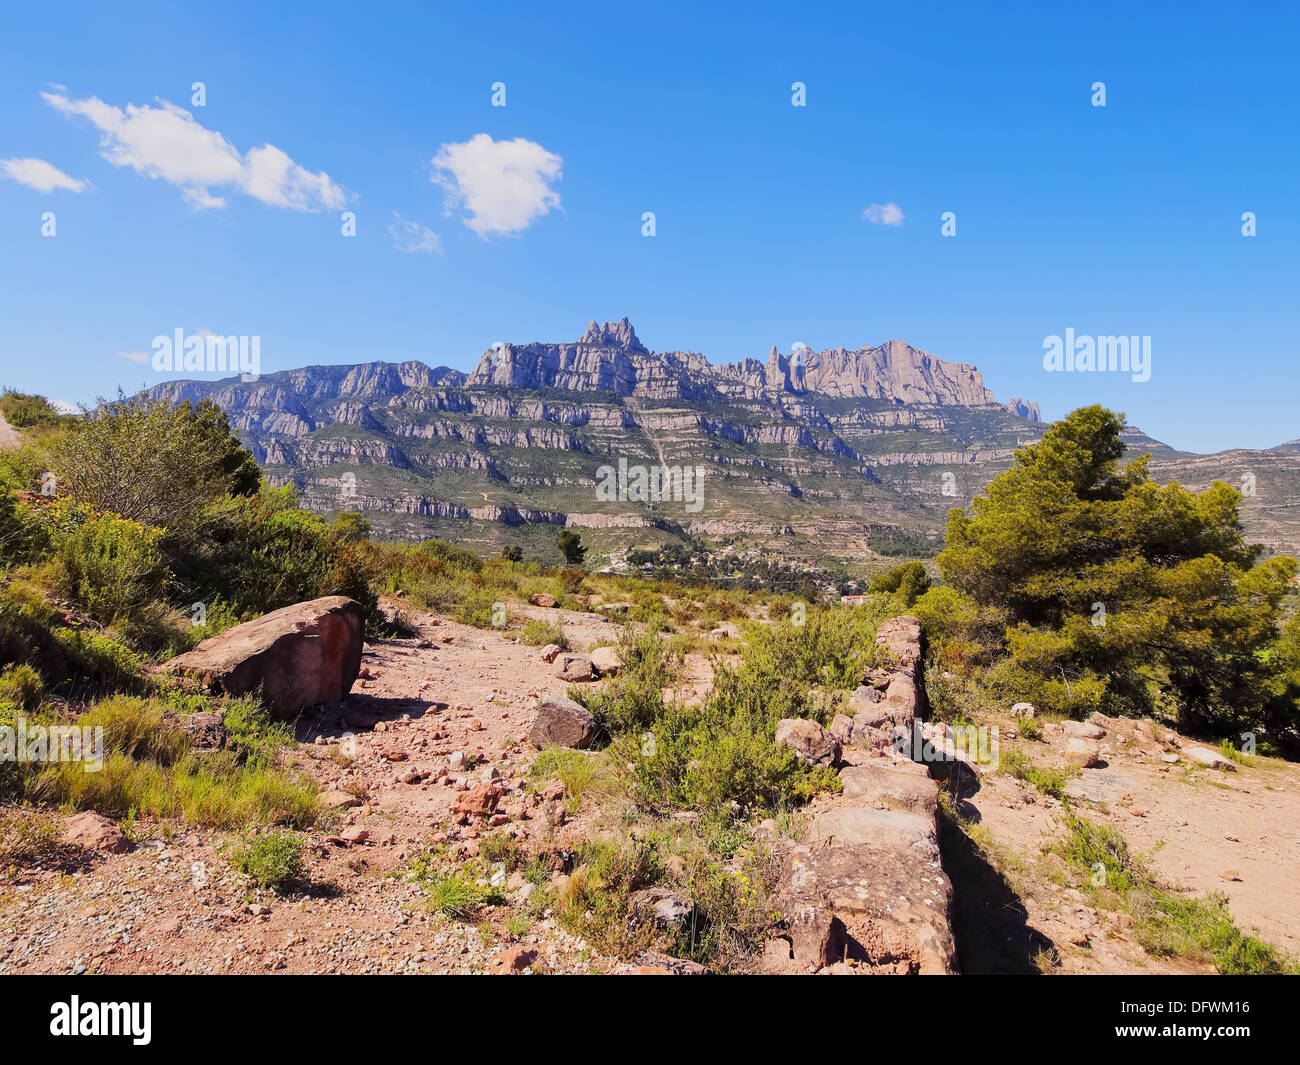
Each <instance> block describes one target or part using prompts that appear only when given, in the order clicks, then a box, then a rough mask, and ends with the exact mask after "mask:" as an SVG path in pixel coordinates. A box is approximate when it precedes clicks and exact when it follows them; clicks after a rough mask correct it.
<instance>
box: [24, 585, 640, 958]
mask: <svg viewBox="0 0 1300 1065" xmlns="http://www.w3.org/2000/svg"><path fill="white" fill-rule="evenodd" d="M524 613H526V614H529V615H532V616H538V617H547V618H549V619H552V620H555V619H557V618H558V619H562V621H563V624H564V631H565V633H566V635H567V636H568V638H569V641H570V642H571V643H572V644H573V645H574V646H575V647H579V648H586V647H589V646H590V645H591V644H592V643H594V642H597V641H601V640H603V641H606V642H610V641H613V640H614V639H616V637H617V635H618V631H619V629H618V626H617V625H615V624H614V623H612V622H610V621H608V620H606V619H604V618H599V617H596V616H595V615H590V614H576V613H572V612H568V611H560V610H545V609H542V608H526V609H525V610H524ZM415 621H416V623H417V624H418V627H419V633H418V635H417V636H416V637H415V638H412V639H406V640H376V641H373V642H372V643H371V644H369V645H367V653H366V655H365V656H364V658H363V661H362V677H361V678H360V679H358V681H357V683H356V685H355V686H354V688H353V691H352V693H351V694H350V695H349V696H348V697H347V698H346V699H344V700H342V701H341V702H339V703H335V704H327V705H325V706H323V707H320V708H318V709H317V710H316V711H315V712H313V714H312V716H311V717H310V718H303V719H301V720H300V721H299V723H298V737H299V739H300V741H301V742H302V746H301V747H300V748H298V750H297V752H295V755H294V758H295V760H296V761H297V763H298V764H299V765H300V766H301V767H302V768H303V769H304V770H305V771H306V772H308V773H310V774H311V775H312V776H313V777H315V778H316V779H317V780H318V781H319V782H320V785H321V788H322V790H323V791H325V792H327V793H328V792H331V791H334V790H339V789H346V790H347V792H349V793H356V794H359V795H361V796H364V801H363V802H362V803H361V805H358V806H355V807H352V808H347V809H341V810H339V811H337V812H336V813H335V814H334V815H333V817H332V821H333V823H329V822H330V821H331V818H327V819H326V821H327V823H326V825H324V826H321V827H318V828H316V829H313V830H312V831H310V832H308V833H306V838H307V841H308V848H307V854H306V864H307V875H308V878H309V880H310V886H309V887H308V888H307V889H306V890H304V891H301V892H297V893H290V894H287V895H284V896H280V895H276V894H274V893H272V892H270V891H259V890H257V889H255V888H253V887H251V886H250V884H249V881H248V880H247V878H246V877H244V876H242V875H241V874H239V873H237V872H235V871H234V870H233V869H231V868H230V866H229V863H228V861H227V859H226V858H225V857H224V856H223V852H224V851H226V850H228V848H229V847H230V846H231V845H232V844H234V843H235V842H237V840H238V837H237V836H236V835H234V834H232V833H226V832H215V831H209V830H205V829H188V830H181V831H180V832H178V833H177V834H176V835H174V836H170V837H169V836H167V835H166V833H165V832H164V831H163V828H162V826H152V827H151V826H137V832H136V835H137V838H138V837H139V836H140V835H141V834H143V835H146V836H147V835H150V834H152V836H153V838H145V839H143V840H139V841H138V842H137V845H136V846H135V847H134V848H133V849H131V850H130V851H129V852H128V853H124V854H98V853H92V852H81V853H80V854H79V855H78V856H77V857H76V858H75V860H72V861H70V862H69V864H67V865H65V866H63V867H60V868H57V869H55V868H46V869H35V870H23V871H20V872H19V873H18V874H17V877H16V879H11V880H7V881H4V882H3V883H2V884H0V973H15V972H44V973H65V972H79V971H83V970H84V969H89V970H91V971H95V972H266V971H283V972H493V971H497V972H499V971H505V970H507V969H510V968H512V967H514V968H518V967H519V966H518V957H510V958H505V959H503V961H502V963H501V964H497V963H496V962H494V961H493V958H494V956H495V955H497V954H498V953H500V952H501V951H503V950H506V949H507V948H511V947H516V946H518V947H522V948H523V950H524V951H525V952H532V953H533V954H534V955H535V957H533V958H532V959H531V961H530V964H531V965H532V967H534V968H536V969H538V970H546V971H559V972H591V971H605V972H609V971H617V970H620V969H627V968H631V967H630V966H626V965H620V964H619V963H618V962H617V961H616V960H614V959H611V958H600V957H598V956H596V955H595V954H593V953H592V952H591V951H590V950H589V949H587V947H586V945H585V944H584V943H582V941H580V940H578V939H576V938H574V937H572V936H570V935H568V934H567V933H565V932H564V931H562V930H561V929H559V928H558V927H557V926H556V923H555V921H554V919H552V918H549V917H543V919H541V920H538V921H536V922H535V923H534V925H533V926H532V928H531V929H530V930H529V931H528V932H527V933H525V934H523V935H522V936H520V937H519V941H518V942H514V941H513V940H512V937H511V936H510V935H508V934H507V933H506V931H505V930H504V927H503V926H504V922H505V920H506V918H507V917H508V916H509V915H510V914H511V913H512V912H519V911H520V910H521V908H522V907H521V906H520V905H516V903H521V902H522V897H521V894H522V893H521V891H520V890H519V889H518V888H515V889H514V890H512V892H511V896H510V898H511V903H512V905H510V906H505V907H493V908H491V909H489V910H487V911H485V913H484V917H485V918H487V919H490V920H491V922H492V926H491V928H490V929H482V930H481V929H480V928H476V927H475V926H474V925H473V924H460V923H457V922H455V921H451V920H448V919H446V918H444V917H442V916H440V915H438V914H435V913H430V912H428V910H427V908H426V907H425V904H424V903H425V897H426V896H425V894H424V893H423V891H422V890H421V888H420V887H419V885H417V884H416V883H413V882H411V881H410V880H409V879H407V878H404V877H403V876H402V875H400V874H401V873H402V872H403V871H404V870H405V869H406V868H407V867H408V865H409V862H410V859H411V858H412V857H414V856H415V855H417V854H419V853H421V852H422V851H423V850H425V849H426V848H427V847H428V846H430V845H431V844H434V843H437V842H442V841H443V840H444V839H445V840H446V842H448V843H449V844H450V845H451V846H452V848H453V849H455V850H457V851H459V852H461V853H466V854H468V853H473V852H474V851H475V850H476V848H477V839H478V837H479V836H480V835H481V833H482V832H483V831H487V830H488V829H486V828H485V829H482V830H481V829H479V828H477V827H475V826H474V825H473V824H470V825H464V826H462V825H459V824H457V823H456V821H457V820H459V818H460V815H459V814H457V813H455V812H454V811H453V806H454V804H455V803H456V801H457V800H458V799H460V798H462V797H463V796H465V795H467V794H469V793H471V792H472V789H474V788H475V787H478V786H480V785H481V783H482V782H483V780H484V777H485V775H487V774H489V773H490V772H491V771H492V770H496V772H497V773H498V774H499V775H500V778H501V779H502V781H503V782H504V783H505V785H506V791H505V796H504V798H503V799H502V801H501V803H500V809H501V810H502V811H503V812H504V814H503V815H504V816H505V817H506V818H508V820H507V821H506V824H505V825H504V826H502V829H503V830H505V831H510V832H512V833H514V834H516V835H517V836H518V837H519V839H520V841H521V842H522V843H524V844H525V845H527V846H529V847H531V848H533V849H539V850H544V851H548V852H555V851H563V850H565V849H566V848H569V849H571V848H573V847H575V846H576V845H577V844H578V843H579V842H580V841H581V839H582V837H583V833H584V823H585V821H584V819H585V817H586V815H585V813H583V812H579V814H578V815H577V816H576V818H575V819H574V820H572V821H569V820H567V818H566V819H565V821H564V823H562V824H560V825H556V824H555V823H554V820H555V818H556V817H557V816H558V814H557V811H560V810H561V809H562V808H563V806H564V804H563V803H562V802H561V801H559V798H558V797H555V796H553V795H552V794H551V793H552V792H553V791H554V788H551V789H546V790H544V791H542V792H538V791H537V790H535V789H530V791H529V793H528V794H527V795H525V794H523V792H522V790H521V784H522V778H523V776H524V774H525V773H526V771H527V769H528V767H529V765H530V763H531V762H532V760H533V758H534V757H535V756H536V751H535V750H534V749H533V748H531V747H529V746H528V745H527V744H525V743H523V742H522V741H523V737H524V736H525V735H526V733H527V731H528V727H529V725H530V724H531V722H532V707H533V705H534V704H535V701H536V696H538V695H541V694H544V693H546V692H555V693H560V694H562V693H563V692H564V691H565V690H566V688H567V685H566V684H565V682H563V681H560V680H557V679H555V678H554V677H553V676H552V673H553V670H552V668H551V667H550V666H548V665H546V664H545V663H544V662H542V661H541V659H540V654H539V652H540V648H536V647H530V646H527V645H524V644H517V643H514V642H512V641H511V640H510V639H506V638H503V637H502V636H501V635H499V634H497V633H494V632H488V631H484V630H481V629H475V628H470V627H468V626H464V625H459V624H457V623H455V622H453V621H449V620H446V619H439V618H434V617H432V616H417V617H416V618H415ZM421 643H423V644H426V646H423V647H422V646H420V644H421ZM367 673H368V674H369V676H366V674H367ZM341 750H346V751H347V752H349V753H350V754H351V756H352V757H353V759H354V761H353V762H352V764H351V765H350V766H348V767H344V766H343V765H341V764H340V762H342V761H346V759H342V758H339V752H340V751H341ZM456 752H462V753H464V754H466V755H468V756H470V757H471V758H472V759H474V760H475V762H476V764H475V765H474V767H473V768H472V769H471V770H469V771H466V772H453V773H452V774H451V782H450V783H449V782H448V781H447V778H446V777H445V776H444V777H443V779H438V777H437V776H436V774H437V772H438V771H439V770H445V768H446V766H447V765H448V762H449V758H450V756H451V755H453V754H454V753H456ZM417 773H418V774H421V775H422V776H423V775H424V774H430V776H428V777H427V778H426V779H422V780H420V781H419V782H418V783H404V782H403V781H404V780H405V779H408V778H410V779H414V778H413V777H412V774H417ZM462 788H463V789H465V790H462ZM548 796H550V797H548ZM334 797H335V798H342V799H345V800H347V801H353V800H352V795H351V794H346V795H342V796H334ZM363 834H364V835H365V838H364V839H359V838H358V837H360V836H362V835H363ZM390 874H398V875H390ZM514 883H517V878H516V881H515V882H514ZM523 891H525V892H526V891H527V888H524V889H523ZM482 933H486V935H484V934H482ZM516 954H518V952H516Z"/></svg>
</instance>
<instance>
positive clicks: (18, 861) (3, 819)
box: [0, 808, 63, 874]
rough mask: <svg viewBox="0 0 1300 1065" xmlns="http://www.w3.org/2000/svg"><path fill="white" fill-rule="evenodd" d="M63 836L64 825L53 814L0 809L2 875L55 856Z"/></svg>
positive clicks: (29, 810) (0, 870) (0, 867)
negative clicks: (9, 870)
mask: <svg viewBox="0 0 1300 1065" xmlns="http://www.w3.org/2000/svg"><path fill="white" fill-rule="evenodd" d="M62 837H63V826H62V824H61V823H60V822H59V821H58V819H57V818H55V817H53V816H52V815H50V814H47V813H43V812H42V811H39V810H33V809H26V808H23V809H13V810H0V874H2V873H4V871H5V870H7V869H11V868H23V867H24V866H30V865H36V864H38V863H40V862H42V861H45V860H46V859H48V858H50V857H52V856H53V855H55V854H57V853H58V851H59V846H60V843H61V841H62Z"/></svg>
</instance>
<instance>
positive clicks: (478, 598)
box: [453, 588, 509, 629]
mask: <svg viewBox="0 0 1300 1065" xmlns="http://www.w3.org/2000/svg"><path fill="white" fill-rule="evenodd" d="M498 602H499V600H498V599H497V597H496V596H495V595H493V594H492V592H491V591H490V590H488V589H487V588H470V589H469V590H468V591H467V592H466V593H465V594H464V595H463V596H462V597H461V600H460V602H459V603H457V604H456V609H455V610H454V611H453V616H454V617H455V618H456V620H457V621H459V622H460V623H461V624H462V625H473V626H474V627H475V628H478V629H499V628H504V627H505V625H506V623H507V621H508V620H509V615H508V614H507V613H506V611H505V609H504V607H503V606H502V607H499V606H498V605H497V604H498Z"/></svg>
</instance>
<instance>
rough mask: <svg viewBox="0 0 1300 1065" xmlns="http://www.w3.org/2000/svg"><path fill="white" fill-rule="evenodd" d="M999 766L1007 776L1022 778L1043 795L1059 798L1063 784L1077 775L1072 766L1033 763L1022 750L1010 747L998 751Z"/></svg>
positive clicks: (1063, 788) (1076, 770)
mask: <svg viewBox="0 0 1300 1065" xmlns="http://www.w3.org/2000/svg"><path fill="white" fill-rule="evenodd" d="M999 758H1000V764H999V768H1000V769H1001V771H1002V772H1003V773H1006V774H1007V775H1008V776H1012V777H1015V778H1016V779H1017V780H1023V781H1024V782H1025V783H1026V784H1029V785H1031V786H1032V787H1035V788H1037V789H1038V790H1039V791H1041V792H1042V793H1043V794H1044V795H1051V796H1053V797H1054V798H1057V799H1059V798H1060V797H1061V796H1062V794H1064V792H1065V786H1066V785H1067V784H1068V783H1069V782H1070V780H1071V778H1072V777H1075V776H1077V775H1078V772H1079V771H1078V769H1076V768H1074V767H1073V766H1071V767H1069V768H1066V769H1054V768H1052V767H1051V766H1041V765H1034V763H1033V762H1032V761H1030V759H1029V755H1027V754H1025V752H1024V751H1021V750H1017V749H1016V748H1014V747H1013V748H1011V749H1009V750H1004V751H1002V752H1000V755H999Z"/></svg>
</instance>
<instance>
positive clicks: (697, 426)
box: [148, 318, 1300, 558]
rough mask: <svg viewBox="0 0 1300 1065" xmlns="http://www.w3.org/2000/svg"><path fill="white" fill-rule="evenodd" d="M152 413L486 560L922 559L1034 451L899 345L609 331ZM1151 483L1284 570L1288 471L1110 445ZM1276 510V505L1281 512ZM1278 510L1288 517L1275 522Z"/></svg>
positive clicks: (970, 377)
mask: <svg viewBox="0 0 1300 1065" xmlns="http://www.w3.org/2000/svg"><path fill="white" fill-rule="evenodd" d="M148 394H150V395H152V396H154V397H155V398H161V399H166V400H167V401H169V402H173V403H176V402H181V401H183V400H190V401H193V402H197V401H199V400H201V399H204V398H211V399H212V400H213V401H214V402H216V403H217V405H218V406H220V407H222V408H223V409H224V410H225V411H226V412H227V414H228V416H229V417H230V421H231V426H232V428H233V429H234V430H235V431H236V432H237V433H238V434H239V435H240V437H241V439H243V440H244V441H245V443H247V444H248V446H250V447H251V448H252V450H253V452H254V455H255V456H256V458H257V460H258V461H259V462H260V463H261V464H262V465H263V467H264V468H265V471H266V475H267V477H268V479H269V480H270V481H271V482H272V483H274V484H283V483H293V484H295V485H297V486H298V488H299V489H300V490H301V492H302V495H303V500H304V503H305V504H306V505H308V506H310V507H311V508H312V509H315V510H319V511H321V512H323V513H330V512H337V511H340V510H345V509H360V510H363V511H365V512H366V513H367V516H368V517H370V518H371V519H372V521H373V522H374V524H375V526H376V529H377V531H379V532H381V533H384V534H388V535H395V536H401V537H412V538H421V537H425V536H430V535H439V536H444V537H450V538H453V539H460V540H462V541H469V542H475V541H477V546H478V547H479V548H480V549H482V550H491V549H492V548H493V547H494V546H496V545H500V544H501V543H503V542H506V541H510V542H514V541H518V540H520V539H522V540H524V541H525V542H532V543H537V544H539V545H540V544H541V543H542V541H543V539H544V537H545V536H546V535H550V536H553V532H552V533H551V534H546V533H545V532H544V529H545V528H551V529H554V527H555V526H557V525H559V526H565V525H567V526H573V527H578V528H583V529H589V530H592V531H593V535H592V542H593V545H594V546H596V547H597V548H598V549H610V550H612V549H616V548H618V547H623V546H627V545H629V544H630V543H633V542H635V543H644V542H646V540H647V538H648V539H649V540H650V541H651V542H656V541H662V540H664V539H672V538H680V537H706V538H713V539H716V538H725V537H742V538H746V537H752V538H756V539H757V540H760V541H761V542H762V543H763V544H764V545H765V548H770V549H772V550H779V551H789V552H791V553H796V554H797V553H799V552H804V553H825V554H827V555H831V556H836V557H845V558H852V557H858V558H861V557H870V556H871V555H872V553H873V552H875V551H876V549H877V548H880V547H881V545H882V544H883V543H886V542H887V543H888V544H890V545H896V544H897V542H898V541H899V540H900V538H901V539H902V540H903V541H904V542H905V543H907V544H910V545H911V548H912V549H913V553H915V554H917V555H925V554H932V553H933V550H934V549H935V546H936V544H937V543H939V542H940V539H941V533H942V529H943V525H944V521H945V518H946V514H947V511H948V509H949V508H951V507H953V506H967V505H969V503H970V501H971V499H972V498H973V497H974V495H976V494H977V493H978V492H979V491H981V490H982V489H983V488H984V486H985V485H986V484H987V483H988V481H989V480H991V479H992V477H993V476H995V475H996V474H997V473H999V472H1001V471H1002V470H1003V469H1006V468H1007V467H1008V466H1009V465H1010V463H1011V461H1012V459H1013V456H1014V454H1015V451H1016V449H1017V448H1018V447H1021V446H1023V445H1025V444H1030V443H1033V442H1035V441H1036V440H1037V439H1038V438H1039V437H1040V436H1041V434H1042V432H1043V430H1044V428H1045V427H1044V426H1043V424H1042V423H1041V420H1040V416H1039V413H1038V408H1037V405H1036V404H1032V403H1028V402H1026V401H1024V400H1023V399H1021V398H1020V397H1015V398H1013V399H1012V400H1010V401H1008V402H1007V403H1005V404H1000V403H998V402H997V401H996V399H995V397H994V396H993V393H992V392H991V391H989V390H988V389H987V388H986V387H985V386H984V384H983V379H982V377H981V376H980V375H979V371H978V370H977V369H976V368H975V367H974V366H971V365H969V364H965V363H953V362H947V361H945V360H942V359H938V358H937V357H935V356H933V355H931V354H930V353H928V352H924V351H921V350H920V349H916V348H913V347H911V346H910V345H907V344H906V343H904V342H902V341H887V342H886V343H884V344H882V345H880V346H878V347H874V348H872V347H863V348H859V349H855V350H849V349H845V348H835V349H828V350H826V351H823V352H812V351H810V350H809V349H806V348H797V349H796V351H795V352H792V353H791V354H790V355H788V356H786V355H782V354H780V353H779V352H777V351H776V350H775V349H772V351H771V352H769V355H768V358H767V360H766V362H763V361H760V360H758V359H742V360H740V361H739V362H736V363H729V364H722V365H717V366H715V365H713V364H711V363H709V362H708V361H707V360H706V359H705V358H704V357H703V356H702V355H699V354H698V353H694V352H666V353H659V352H653V351H651V350H650V349H649V348H648V347H646V345H644V344H643V343H642V342H641V341H640V339H639V338H638V337H637V335H636V331H635V329H634V328H633V327H632V325H631V323H630V322H629V321H628V320H627V319H626V318H624V319H621V320H619V321H618V322H605V323H597V322H595V321H593V322H591V323H590V324H589V325H588V327H587V329H586V331H585V332H584V333H583V334H582V336H581V337H580V338H579V339H578V340H577V341H570V342H562V343H543V342H531V343H527V344H504V343H503V344H498V345H494V346H493V347H492V348H490V349H489V350H488V351H487V352H485V353H484V354H483V356H482V358H480V360H479V362H478V364H477V365H476V366H475V368H474V369H473V370H472V371H471V372H470V373H468V374H466V373H463V372H462V371H459V370H455V369H451V368H449V367H446V366H437V367H432V366H428V365H426V364H424V363H422V362H419V361H416V360H408V361H406V362H401V363H388V362H383V361H371V362H362V363H356V364H351V365H317V366H307V367H300V368H297V369H293V370H281V371H275V372H273V373H269V374H265V375H262V376H261V377H259V378H257V379H254V380H249V381H244V380H241V379H239V378H228V379H225V380H221V381H195V380H178V381H169V382H165V383H163V384H160V385H157V386H155V387H154V388H152V389H150V390H149V393H148ZM1125 441H1126V443H1127V444H1128V446H1129V449H1130V453H1133V454H1136V453H1142V452H1150V453H1151V455H1152V472H1153V475H1157V476H1161V477H1165V478H1178V479H1180V480H1182V481H1183V482H1184V483H1187V484H1188V485H1189V486H1191V487H1195V486H1197V485H1200V484H1208V483H1209V481H1211V480H1214V479H1224V480H1228V481H1229V482H1230V483H1234V484H1238V483H1240V484H1243V485H1244V484H1246V483H1247V480H1246V479H1244V478H1245V475H1246V474H1248V473H1250V474H1253V475H1255V476H1254V479H1253V480H1250V481H1249V483H1250V484H1251V485H1252V486H1254V487H1257V488H1258V492H1259V497H1258V498H1257V497H1251V498H1249V499H1247V500H1245V501H1244V503H1243V515H1244V520H1246V522H1247V525H1248V528H1249V529H1251V531H1252V532H1253V533H1254V534H1255V535H1256V536H1257V538H1259V539H1260V540H1261V541H1262V542H1265V543H1267V544H1269V545H1270V546H1272V547H1279V548H1283V549H1287V550H1295V548H1294V546H1293V545H1296V544H1300V514H1298V515H1295V516H1291V515H1290V514H1289V512H1288V511H1287V509H1286V508H1285V507H1276V506H1275V507H1273V508H1272V509H1271V510H1268V509H1267V507H1268V506H1270V505H1271V504H1268V503H1267V502H1266V501H1267V500H1271V499H1277V498H1280V499H1287V498H1295V497H1296V494H1297V493H1296V491H1295V490H1294V486H1295V485H1297V484H1300V452H1297V451H1296V450H1294V449H1293V448H1290V447H1289V446H1288V445H1282V446H1281V447H1280V448H1279V449H1278V450H1274V451H1241V450H1238V451H1232V452H1223V453H1218V454H1215V455H1210V456H1194V455H1187V454H1184V453H1180V452H1177V451H1175V450H1174V449H1172V448H1169V447H1167V446H1166V445H1164V444H1162V443H1160V442H1159V441H1156V440H1153V439H1151V438H1150V437H1147V436H1146V435H1145V434H1143V433H1142V432H1141V431H1140V430H1138V429H1136V428H1135V427H1132V426H1130V427H1129V428H1128V429H1126V430H1125ZM620 460H623V461H626V462H628V463H631V464H638V465H644V466H647V467H657V468H674V467H682V466H687V465H689V466H690V467H691V468H692V469H697V468H698V469H702V470H704V471H705V474H706V476H705V478H704V481H703V483H704V485H705V492H706V495H705V504H704V505H703V506H702V507H700V508H697V510H699V512H698V513H696V512H693V511H688V510H686V509H685V507H684V506H683V505H682V503H681V501H679V500H671V499H669V500H654V501H647V500H627V499H619V500H614V501H611V500H608V499H602V498H600V496H599V494H598V493H597V491H596V484H597V477H598V473H599V470H600V469H601V467H602V466H608V465H617V463H618V462H619V461H620ZM1287 492H1290V493H1291V494H1290V495H1287V494H1286V493H1287ZM1292 509H1296V508H1292Z"/></svg>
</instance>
